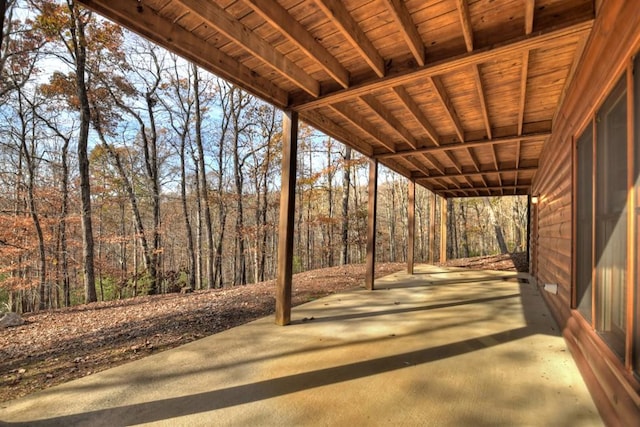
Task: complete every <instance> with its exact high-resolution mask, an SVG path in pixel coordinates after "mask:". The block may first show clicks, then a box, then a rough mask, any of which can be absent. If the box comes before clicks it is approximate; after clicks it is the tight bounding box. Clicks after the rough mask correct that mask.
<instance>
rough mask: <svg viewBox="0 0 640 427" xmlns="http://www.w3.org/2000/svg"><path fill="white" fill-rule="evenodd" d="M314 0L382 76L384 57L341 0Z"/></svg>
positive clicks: (379, 75)
mask: <svg viewBox="0 0 640 427" xmlns="http://www.w3.org/2000/svg"><path fill="white" fill-rule="evenodd" d="M315 2H316V4H317V5H318V7H319V8H320V9H321V10H322V11H323V12H324V13H325V15H327V17H329V18H330V19H331V22H333V24H334V25H335V26H336V28H338V30H339V31H340V32H341V33H342V35H343V36H344V37H345V38H346V39H347V40H348V41H349V43H351V45H352V46H353V47H354V48H355V49H356V50H357V51H358V52H359V53H360V55H361V56H362V58H364V60H365V61H366V62H367V64H369V66H370V67H371V69H373V71H375V73H376V74H377V75H378V77H383V76H384V72H385V67H384V59H382V57H381V56H380V54H379V53H378V50H377V49H376V48H375V47H374V46H373V43H371V40H369V38H368V37H367V36H366V35H365V34H364V32H363V31H362V29H361V28H360V26H359V25H358V24H357V23H356V22H355V21H354V19H353V17H352V16H351V15H350V14H349V11H348V10H347V8H346V7H345V5H344V3H343V2H342V0H315Z"/></svg>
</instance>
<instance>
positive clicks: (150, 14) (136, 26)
mask: <svg viewBox="0 0 640 427" xmlns="http://www.w3.org/2000/svg"><path fill="white" fill-rule="evenodd" d="M80 2H81V3H82V4H83V5H85V6H86V7H88V8H90V9H93V10H95V11H96V12H98V13H100V14H101V15H103V16H105V17H107V18H109V19H112V20H113V21H115V22H117V23H119V24H121V25H123V26H125V27H127V28H128V29H130V30H131V31H133V32H135V33H138V34H139V35H141V36H143V37H146V38H147V39H149V40H151V41H153V42H154V43H157V44H158V45H160V46H162V47H164V48H165V49H168V50H171V51H173V52H175V53H176V54H178V55H180V56H182V57H183V58H185V59H187V60H189V61H192V62H193V63H195V64H197V65H199V66H201V67H202V68H204V69H206V70H208V71H211V72H212V73H214V74H216V75H218V76H220V77H222V78H224V79H226V80H228V81H230V82H232V83H234V84H236V85H238V86H241V87H243V88H244V89H245V90H247V91H248V92H251V93H253V94H254V95H257V96H258V97H260V98H262V99H264V100H266V101H269V102H271V103H273V104H275V105H276V106H279V107H281V108H284V107H286V106H287V104H288V102H289V99H288V95H287V93H286V92H285V91H284V90H282V89H281V88H279V87H278V86H276V85H274V84H273V83H271V82H270V81H269V80H267V79H265V78H264V77H260V76H258V75H256V74H255V73H254V72H253V71H252V70H250V69H249V68H247V67H245V66H244V65H242V64H240V63H239V62H238V61H236V60H235V59H233V58H232V57H230V56H229V55H226V54H225V53H223V52H221V51H220V50H219V49H217V48H216V47H214V46H213V45H211V44H209V43H206V42H204V41H203V40H201V39H199V38H198V37H196V36H195V35H194V34H192V33H191V32H189V31H187V30H186V29H184V28H183V27H181V26H179V25H175V24H174V22H173V21H170V20H168V19H165V18H163V17H161V16H160V15H158V14H157V13H156V12H154V11H153V9H151V8H149V7H146V6H145V5H144V4H142V3H140V2H131V1H128V0H110V1H109V2H104V1H96V0H80Z"/></svg>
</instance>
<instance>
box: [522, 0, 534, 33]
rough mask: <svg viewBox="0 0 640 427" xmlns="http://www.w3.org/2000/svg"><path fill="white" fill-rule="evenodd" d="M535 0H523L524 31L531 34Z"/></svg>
mask: <svg viewBox="0 0 640 427" xmlns="http://www.w3.org/2000/svg"><path fill="white" fill-rule="evenodd" d="M535 5H536V0H524V33H525V34H531V33H532V32H533V15H534V11H535Z"/></svg>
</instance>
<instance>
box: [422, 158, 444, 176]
mask: <svg viewBox="0 0 640 427" xmlns="http://www.w3.org/2000/svg"><path fill="white" fill-rule="evenodd" d="M422 157H424V159H425V160H426V161H427V162H428V163H430V164H431V166H433V168H434V169H435V170H437V171H438V173H439V174H440V175H444V174H445V171H444V167H443V166H442V165H441V164H440V162H439V161H438V160H436V158H435V157H433V156H432V155H431V154H422Z"/></svg>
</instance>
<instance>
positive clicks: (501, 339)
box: [0, 265, 602, 426]
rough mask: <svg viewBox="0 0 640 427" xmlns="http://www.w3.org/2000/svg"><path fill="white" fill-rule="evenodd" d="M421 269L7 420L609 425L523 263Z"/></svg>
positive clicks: (196, 345)
mask: <svg viewBox="0 0 640 427" xmlns="http://www.w3.org/2000/svg"><path fill="white" fill-rule="evenodd" d="M414 273H415V274H414V275H408V274H406V273H396V274H393V275H390V276H387V277H384V278H381V279H377V280H376V283H375V284H376V287H377V289H379V291H377V292H368V291H366V290H365V289H362V288H358V289H354V290H353V291H350V292H346V293H340V294H334V295H332V296H329V297H326V298H322V299H319V300H316V301H313V302H310V303H307V304H305V305H302V306H299V307H297V308H294V310H293V314H294V319H295V320H294V321H293V323H292V325H291V326H290V327H287V328H280V327H278V326H276V325H274V324H273V321H272V319H271V318H264V319H261V320H258V321H255V322H252V323H249V324H246V325H243V326H240V327H238V328H234V329H231V330H228V331H226V332H223V333H220V334H218V335H214V336H211V337H208V338H204V339H201V340H199V341H196V342H193V343H190V344H187V345H184V346H182V347H179V348H176V349H173V350H169V351H166V352H163V353H159V354H156V355H153V356H150V357H148V358H145V359H142V360H138V361H135V362H132V363H129V364H126V365H123V366H120V367H117V368H113V369H110V370H108V371H104V372H100V373H97V374H94V375H91V376H88V377H85V378H83V379H80V380H76V381H73V382H70V383H67V384H64V385H61V386H58V387H54V388H51V389H49V390H45V391H42V392H39V393H36V394H33V395H31V396H28V397H26V398H22V399H18V400H15V401H12V402H8V403H5V404H3V405H2V408H1V409H2V410H1V411H0V412H1V413H2V415H1V416H0V421H1V422H2V423H6V425H30V426H45V425H47V426H48V425H64V426H68V425H91V426H99V425H105V426H113V425H132V424H147V423H148V424H154V425H171V426H177V425H184V426H187V425H188V426H194V425H336V426H339V425H476V426H481V425H531V426H534V425H540V426H542V425H581V426H591V425H602V421H601V420H600V417H599V415H598V412H597V410H596V408H595V406H594V404H593V402H592V400H591V398H590V396H589V393H588V391H587V389H586V387H585V385H584V382H583V380H582V378H581V377H580V374H579V372H578V370H577V368H576V366H575V364H574V362H573V361H572V359H571V355H570V354H569V352H568V351H567V348H566V346H565V343H564V340H563V339H562V337H561V334H560V332H559V330H558V327H557V326H556V324H555V322H554V321H553V318H552V316H551V314H550V312H549V311H548V309H547V308H546V306H545V304H544V302H543V300H542V298H541V296H540V294H539V293H538V290H537V288H536V285H535V284H534V283H531V282H530V276H529V275H527V274H522V273H519V274H518V273H510V272H501V271H472V270H463V269H457V268H442V267H435V266H428V265H419V266H417V267H416V269H415V272H414ZM3 425H5V424H3Z"/></svg>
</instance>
